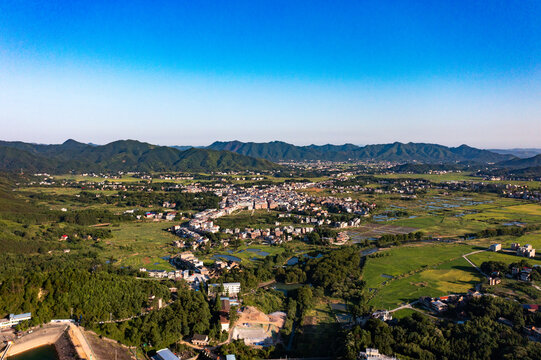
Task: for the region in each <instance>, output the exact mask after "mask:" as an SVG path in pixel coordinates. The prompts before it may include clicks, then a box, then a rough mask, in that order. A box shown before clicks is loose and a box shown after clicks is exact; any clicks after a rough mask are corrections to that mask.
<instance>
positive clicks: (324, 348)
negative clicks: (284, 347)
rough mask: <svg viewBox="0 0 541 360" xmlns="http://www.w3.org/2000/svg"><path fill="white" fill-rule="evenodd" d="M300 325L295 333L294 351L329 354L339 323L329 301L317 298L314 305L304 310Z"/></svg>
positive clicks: (320, 354) (319, 354)
mask: <svg viewBox="0 0 541 360" xmlns="http://www.w3.org/2000/svg"><path fill="white" fill-rule="evenodd" d="M301 325H302V326H301V327H300V328H299V329H298V330H297V333H296V334H295V337H296V339H295V345H296V346H295V349H294V351H295V353H298V354H314V355H318V356H322V355H330V353H329V352H330V351H331V344H333V343H335V341H336V333H337V331H339V329H340V325H339V324H338V323H337V322H336V319H335V318H334V313H333V311H332V310H331V307H330V304H329V302H328V301H327V300H326V299H317V303H316V304H315V306H314V307H313V308H312V309H310V310H308V311H307V312H306V314H305V316H304V317H303V320H302V324H301Z"/></svg>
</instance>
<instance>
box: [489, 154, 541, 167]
mask: <svg viewBox="0 0 541 360" xmlns="http://www.w3.org/2000/svg"><path fill="white" fill-rule="evenodd" d="M498 165H499V166H501V167H506V168H513V169H525V168H531V167H539V166H541V154H539V155H536V156H532V157H530V158H526V159H512V160H508V161H504V162H501V163H499V164H498Z"/></svg>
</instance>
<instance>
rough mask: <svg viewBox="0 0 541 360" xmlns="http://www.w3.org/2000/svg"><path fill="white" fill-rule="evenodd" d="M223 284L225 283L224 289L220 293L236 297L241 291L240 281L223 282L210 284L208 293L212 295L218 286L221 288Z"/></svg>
mask: <svg viewBox="0 0 541 360" xmlns="http://www.w3.org/2000/svg"><path fill="white" fill-rule="evenodd" d="M221 285H223V288H224V290H223V291H222V292H221V293H220V295H229V296H233V297H236V296H237V294H238V293H240V282H235V283H223V284H208V293H209V295H211V294H212V293H214V292H215V289H216V288H219V287H220V286H221Z"/></svg>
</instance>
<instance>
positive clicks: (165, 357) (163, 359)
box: [156, 349, 179, 360]
mask: <svg viewBox="0 0 541 360" xmlns="http://www.w3.org/2000/svg"><path fill="white" fill-rule="evenodd" d="M156 357H157V360H179V358H178V357H177V356H176V355H175V354H173V353H172V352H171V350H169V349H161V350H158V351H157V352H156Z"/></svg>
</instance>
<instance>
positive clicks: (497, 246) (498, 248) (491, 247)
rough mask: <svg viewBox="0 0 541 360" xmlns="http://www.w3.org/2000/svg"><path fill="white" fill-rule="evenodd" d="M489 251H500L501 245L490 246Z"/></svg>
mask: <svg viewBox="0 0 541 360" xmlns="http://www.w3.org/2000/svg"><path fill="white" fill-rule="evenodd" d="M489 249H490V251H500V250H501V249H502V244H492V245H490V247H489Z"/></svg>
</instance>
